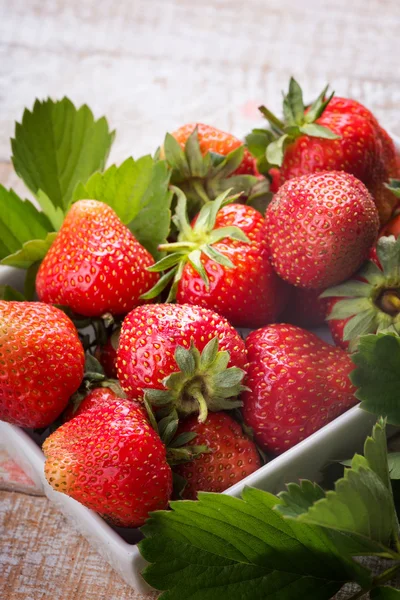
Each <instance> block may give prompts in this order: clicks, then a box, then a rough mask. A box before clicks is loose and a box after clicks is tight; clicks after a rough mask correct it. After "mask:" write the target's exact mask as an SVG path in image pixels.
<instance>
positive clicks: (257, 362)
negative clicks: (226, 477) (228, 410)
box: [242, 324, 357, 454]
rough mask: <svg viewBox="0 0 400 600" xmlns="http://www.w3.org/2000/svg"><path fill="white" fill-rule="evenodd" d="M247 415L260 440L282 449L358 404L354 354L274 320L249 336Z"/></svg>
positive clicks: (265, 445) (264, 445) (278, 450)
mask: <svg viewBox="0 0 400 600" xmlns="http://www.w3.org/2000/svg"><path fill="white" fill-rule="evenodd" d="M246 347H247V351H248V357H249V361H250V363H249V366H248V369H247V378H246V385H247V386H248V387H249V388H250V390H251V391H248V392H247V391H246V392H244V394H243V396H242V399H243V416H244V419H245V422H246V423H247V424H248V425H249V426H250V427H252V428H253V431H254V437H255V440H256V442H257V443H258V444H259V445H260V446H261V448H263V449H264V450H265V451H266V452H272V453H274V454H280V453H282V452H284V451H285V450H287V449H288V448H291V447H292V446H294V445H295V444H297V443H298V442H300V441H301V440H303V439H305V438H306V437H308V436H309V435H311V434H312V433H314V431H317V429H320V427H322V426H323V425H326V424H327V423H329V422H330V421H332V420H333V419H335V418H336V417H337V416H338V415H340V414H341V413H343V412H344V411H345V410H347V409H348V408H350V407H351V406H353V405H354V404H356V402H357V400H356V398H355V396H354V392H355V388H354V386H353V385H352V384H351V382H350V379H349V374H350V372H351V371H352V369H353V368H354V365H353V363H352V362H351V359H350V357H349V355H348V354H347V353H346V352H344V351H343V350H341V349H340V348H335V347H334V346H330V345H329V344H326V343H325V342H323V341H322V340H320V339H319V338H318V337H317V336H315V335H314V334H313V333H310V332H309V331H305V330H304V329H300V327H295V326H294V325H284V324H277V325H270V326H268V327H264V328H263V329H259V330H258V331H253V332H252V333H251V334H250V335H249V336H248V338H247V340H246Z"/></svg>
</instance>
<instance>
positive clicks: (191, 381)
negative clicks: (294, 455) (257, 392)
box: [144, 337, 247, 423]
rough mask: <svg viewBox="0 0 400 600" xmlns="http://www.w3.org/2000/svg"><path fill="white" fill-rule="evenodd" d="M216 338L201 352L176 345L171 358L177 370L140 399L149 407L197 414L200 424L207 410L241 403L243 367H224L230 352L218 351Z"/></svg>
mask: <svg viewBox="0 0 400 600" xmlns="http://www.w3.org/2000/svg"><path fill="white" fill-rule="evenodd" d="M218 345H219V342H218V337H215V338H213V339H212V340H210V341H209V342H208V343H207V344H206V346H205V347H204V349H203V351H202V352H201V353H200V352H199V350H198V349H197V348H196V347H195V346H194V344H193V342H192V343H191V345H190V348H189V349H188V348H184V347H183V346H177V348H176V351H175V361H176V363H177V366H178V368H179V371H177V372H175V373H171V375H169V376H168V377H166V378H165V379H163V381H162V384H163V386H164V387H165V388H166V389H164V390H156V389H149V388H148V389H145V390H144V398H145V400H146V401H147V402H148V403H149V404H150V405H152V406H156V407H166V408H167V409H168V407H169V408H170V410H171V409H172V410H176V412H177V414H178V415H179V416H187V415H190V414H192V413H198V420H199V422H200V423H204V422H205V420H206V419H207V414H208V411H209V410H210V411H213V412H216V411H219V410H229V409H233V408H237V407H239V406H242V403H241V401H240V400H237V397H238V396H239V395H240V393H241V392H242V391H244V390H246V389H247V388H246V387H245V386H243V385H242V380H243V378H244V376H245V372H244V371H243V369H240V368H239V367H228V364H229V360H230V355H229V352H228V351H226V350H221V351H220V350H218Z"/></svg>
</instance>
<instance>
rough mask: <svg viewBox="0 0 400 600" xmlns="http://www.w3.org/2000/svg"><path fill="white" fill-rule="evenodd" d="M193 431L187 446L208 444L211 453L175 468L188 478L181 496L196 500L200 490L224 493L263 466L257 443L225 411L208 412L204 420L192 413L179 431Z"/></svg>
mask: <svg viewBox="0 0 400 600" xmlns="http://www.w3.org/2000/svg"><path fill="white" fill-rule="evenodd" d="M188 431H191V432H194V433H196V434H197V436H196V438H195V439H194V440H192V441H191V442H190V443H189V444H188V446H193V445H196V446H197V445H206V446H207V447H208V448H209V449H210V450H211V452H210V453H205V454H201V455H200V456H199V457H198V458H196V459H195V460H193V461H192V462H188V463H184V464H182V465H179V466H177V467H175V468H174V471H176V472H177V473H178V474H179V475H181V476H182V477H184V478H185V479H186V481H187V484H186V487H185V489H184V491H183V493H182V497H183V498H185V499H188V500H196V498H197V492H223V491H224V490H226V489H228V488H229V487H230V486H231V485H233V484H235V483H238V482H239V481H241V480H242V479H244V478H245V477H247V475H250V474H251V473H253V472H254V471H256V470H257V469H259V468H260V467H261V465H262V463H261V459H260V455H259V453H258V451H257V448H256V446H255V445H254V443H253V442H252V441H251V440H250V439H249V438H248V437H247V436H245V435H244V433H243V430H242V428H241V426H240V425H239V423H237V422H236V421H235V420H234V419H232V417H230V416H229V415H228V414H227V413H225V412H217V413H209V414H208V417H207V421H206V422H205V423H199V422H198V420H197V416H192V417H189V418H188V419H186V420H185V421H183V422H182V423H181V424H180V425H179V429H178V432H177V434H180V433H183V432H188Z"/></svg>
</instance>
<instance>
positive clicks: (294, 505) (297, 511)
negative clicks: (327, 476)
mask: <svg viewBox="0 0 400 600" xmlns="http://www.w3.org/2000/svg"><path fill="white" fill-rule="evenodd" d="M278 497H279V499H280V500H281V503H280V504H278V505H277V506H276V510H277V511H278V512H280V513H281V514H282V515H284V516H286V517H297V516H298V515H301V514H303V513H305V512H307V511H308V509H309V508H310V507H311V506H312V505H313V504H314V502H316V501H317V500H321V498H325V492H324V490H323V489H322V488H321V487H320V486H319V485H318V484H316V483H312V482H311V481H308V480H307V479H305V480H303V481H301V482H300V485H298V484H297V483H289V484H288V485H287V486H286V491H284V492H281V493H280V494H278Z"/></svg>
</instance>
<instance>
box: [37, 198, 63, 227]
mask: <svg viewBox="0 0 400 600" xmlns="http://www.w3.org/2000/svg"><path fill="white" fill-rule="evenodd" d="M36 200H37V201H38V203H39V205H40V208H41V209H42V211H43V213H44V214H45V215H46V217H47V218H48V219H49V221H50V223H51V225H52V227H53V229H54V231H58V230H59V229H60V227H61V225H62V224H63V221H64V216H65V213H64V211H63V210H62V208H60V207H59V206H55V205H54V204H53V203H52V201H51V200H50V198H49V197H48V195H47V194H45V193H44V192H43V190H38V191H37V192H36Z"/></svg>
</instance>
